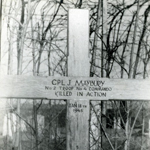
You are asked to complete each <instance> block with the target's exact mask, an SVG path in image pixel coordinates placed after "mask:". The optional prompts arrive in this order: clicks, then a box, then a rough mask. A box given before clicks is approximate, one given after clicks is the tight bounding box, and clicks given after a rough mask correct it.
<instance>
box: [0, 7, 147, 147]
mask: <svg viewBox="0 0 150 150" xmlns="http://www.w3.org/2000/svg"><path fill="white" fill-rule="evenodd" d="M68 20H69V23H68V25H69V26H68V55H69V56H68V77H33V76H0V97H1V98H26V99H27V98H29V99H30V98H31V99H34V98H36V99H37V98H39V99H40V98H47V99H67V150H88V149H89V100H110V99H111V100H150V81H149V80H135V79H134V80H129V79H105V78H90V77H88V76H89V68H90V63H89V46H88V45H89V12H88V10H80V9H72V10H69V17H68Z"/></svg>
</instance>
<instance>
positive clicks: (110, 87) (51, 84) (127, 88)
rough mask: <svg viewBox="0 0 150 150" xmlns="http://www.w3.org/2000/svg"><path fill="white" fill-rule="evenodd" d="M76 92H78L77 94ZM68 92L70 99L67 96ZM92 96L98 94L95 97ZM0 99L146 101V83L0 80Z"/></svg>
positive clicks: (149, 95) (149, 91) (80, 79)
mask: <svg viewBox="0 0 150 150" xmlns="http://www.w3.org/2000/svg"><path fill="white" fill-rule="evenodd" d="M98 85H99V86H98ZM50 88H51V89H50ZM78 88H79V89H80V90H77V89H78ZM85 88H86V90H85ZM56 92H58V93H56ZM67 92H68V93H67ZM69 92H71V93H72V95H69ZM79 92H81V93H83V96H79V95H78V94H77V93H79ZM87 93H89V94H87ZM96 93H99V96H98V94H96ZM103 93H106V96H105V95H102V94H103ZM65 94H66V95H65ZM90 94H91V95H90ZM0 97H3V98H48V99H77V100H84V99H90V100H111V99H113V100H150V80H143V79H140V80H138V79H108V78H91V77H61V78H60V77H35V76H0Z"/></svg>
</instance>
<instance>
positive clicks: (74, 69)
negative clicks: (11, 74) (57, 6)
mask: <svg viewBox="0 0 150 150" xmlns="http://www.w3.org/2000/svg"><path fill="white" fill-rule="evenodd" d="M68 55H69V56H68V76H74V77H75V76H82V77H88V76H89V71H90V63H89V11H88V10H81V9H70V10H69V15H68ZM82 90H84V89H82ZM82 90H81V93H80V92H79V95H80V94H81V95H82ZM88 149H89V100H85V99H81V100H76V99H73V100H68V101H67V150H88Z"/></svg>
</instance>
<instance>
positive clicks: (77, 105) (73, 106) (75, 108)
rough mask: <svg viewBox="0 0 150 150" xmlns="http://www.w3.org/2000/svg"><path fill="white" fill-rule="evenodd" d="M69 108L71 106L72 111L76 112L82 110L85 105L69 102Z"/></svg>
mask: <svg viewBox="0 0 150 150" xmlns="http://www.w3.org/2000/svg"><path fill="white" fill-rule="evenodd" d="M68 105H69V107H70V108H73V112H75V113H77V112H81V113H82V112H83V111H84V109H85V108H86V107H87V106H86V105H83V104H80V103H77V102H75V103H70V104H68Z"/></svg>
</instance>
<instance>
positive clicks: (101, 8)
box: [0, 0, 150, 150]
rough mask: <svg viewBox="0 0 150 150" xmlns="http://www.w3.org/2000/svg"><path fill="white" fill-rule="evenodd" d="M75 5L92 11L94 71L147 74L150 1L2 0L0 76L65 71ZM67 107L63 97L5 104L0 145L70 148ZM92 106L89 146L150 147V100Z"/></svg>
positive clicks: (142, 149)
mask: <svg viewBox="0 0 150 150" xmlns="http://www.w3.org/2000/svg"><path fill="white" fill-rule="evenodd" d="M70 8H77V9H88V10H89V12H90V17H89V22H90V23H89V31H90V32H89V33H90V35H89V36H90V39H89V55H90V60H91V61H90V62H91V63H90V65H91V66H90V74H89V76H91V77H93V76H96V77H107V78H130V79H135V78H137V79H145V78H149V74H150V67H149V65H150V61H149V60H150V37H149V36H150V26H149V25H150V15H149V14H150V0H2V33H1V37H2V38H1V73H2V74H8V75H33V76H66V74H67V65H66V64H67V56H68V52H67V20H68V18H67V12H68V9H70ZM83 40H84V39H83ZM83 55H84V54H83ZM65 104H66V102H65V101H64V100H59V101H54V100H43V99H42V100H34V101H33V100H30V101H29V100H28V101H26V100H9V99H8V100H7V101H6V100H5V101H3V102H2V104H1V106H2V107H1V110H0V111H1V114H2V117H1V118H2V119H1V122H2V123H1V131H0V132H1V137H0V140H1V141H0V146H1V147H0V148H1V149H4V150H10V149H12V148H13V147H14V149H19V150H29V149H34V150H50V149H52V150H63V149H65V142H66V136H65V114H66V109H65ZM90 104H91V115H90V116H91V120H90V131H89V132H90V141H89V142H90V149H91V150H99V149H104V150H106V149H109V150H110V149H113V150H119V149H120V150H122V149H125V150H129V149H130V150H131V149H132V150H134V149H136V150H138V149H139V150H148V149H150V147H149V143H150V142H149V140H150V132H149V129H150V128H149V124H150V123H149V120H150V114H149V111H148V110H149V103H148V102H139V101H134V102H132V101H128V102H124V101H120V102H119V101H109V102H100V101H99V102H95V101H91V103H90ZM12 114H15V115H16V121H14V120H15V119H13V115H12ZM4 116H5V117H4ZM18 116H19V117H18ZM4 118H6V119H4ZM4 120H6V121H4ZM39 120H41V121H39ZM4 122H6V124H7V125H5V127H6V128H7V129H6V131H7V132H6V134H4V133H3V132H4V129H2V126H3V124H4ZM10 122H11V123H10ZM14 122H15V123H14ZM9 124H11V129H9V126H10V125H9ZM23 126H24V127H23ZM14 127H15V128H16V129H17V130H16V129H14ZM9 130H11V132H12V135H9ZM12 137H13V138H12Z"/></svg>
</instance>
